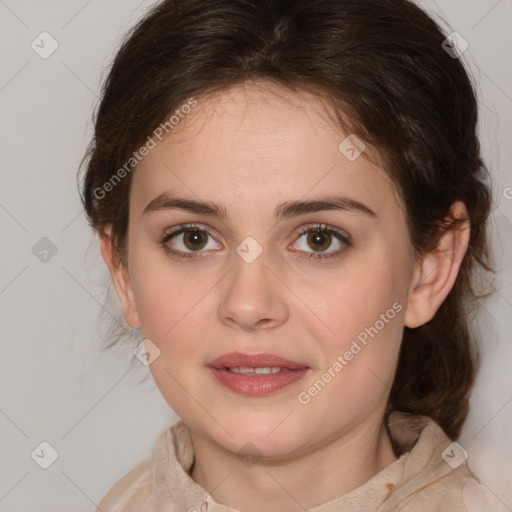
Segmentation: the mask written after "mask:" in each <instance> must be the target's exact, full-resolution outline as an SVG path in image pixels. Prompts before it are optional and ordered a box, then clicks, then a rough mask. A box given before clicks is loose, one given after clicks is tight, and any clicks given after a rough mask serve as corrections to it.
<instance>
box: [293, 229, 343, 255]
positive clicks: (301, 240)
mask: <svg viewBox="0 0 512 512" xmlns="http://www.w3.org/2000/svg"><path fill="white" fill-rule="evenodd" d="M305 235H307V236H305ZM336 244H337V245H338V247H336ZM294 245H295V249H296V250H297V252H301V253H305V254H306V257H307V258H308V259H319V260H321V259H326V258H336V257H341V255H342V253H344V252H345V251H346V250H347V248H349V247H351V246H352V243H351V241H350V237H349V236H348V235H343V234H342V233H340V232H339V231H338V230H337V229H329V228H327V225H326V224H320V225H319V224H317V225H313V226H308V227H307V228H306V229H304V230H303V231H301V232H300V233H299V235H298V242H295V244H294ZM331 246H332V247H333V249H334V250H331V251H328V249H329V248H331Z"/></svg>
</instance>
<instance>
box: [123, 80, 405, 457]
mask: <svg viewBox="0 0 512 512" xmlns="http://www.w3.org/2000/svg"><path fill="white" fill-rule="evenodd" d="M347 135H348V134H344V133H341V132H340V130H339V129H338V128H336V127H335V126H334V125H333V124H332V123H330V122H329V120H328V118H327V116H326V114H325V110H323V107H322V105H321V103H319V102H318V101H317V100H315V98H314V97H311V96H307V95H306V94H303V95H300V96H299V95H297V94H291V93H289V92H286V91H284V90H281V89H278V88H275V87H274V86H272V87H271V86H268V87H266V88H258V87H256V86H255V85H254V84H248V83H246V84H245V87H236V88H233V89H231V90H229V91H225V92H223V93H218V94H217V95H216V96H214V97H210V98H208V99H205V100H203V101H201V100H200V99H199V98H198V104H197V106H196V107H195V108H194V109H192V112H191V113H190V114H189V115H188V117H186V118H185V119H183V120H182V121H180V125H178V126H177V127H176V128H175V130H174V131H173V132H170V134H169V136H167V138H166V139H164V140H163V141H162V143H160V144H159V145H158V146H157V147H155V148H154V149H152V150H151V151H150V153H149V154H148V155H147V156H146V157H145V158H144V159H143V161H142V162H141V163H140V165H139V167H138V168H137V170H136V171H135V173H134V175H133V182H132V187H131V196H130V222H129V233H128V262H129V263H128V270H127V274H126V276H127V277H126V287H127V290H128V293H127V294H128V296H129V299H127V300H126V301H125V303H124V306H123V311H124V313H125V318H126V319H127V321H128V322H129V323H131V324H132V325H133V326H134V327H139V326H140V328H141V331H142V337H143V339H149V340H151V343H152V344H154V346H156V347H158V350H159V351H160V353H159V356H158V357H157V358H156V359H155V360H154V362H153V363H152V364H151V365H150V369H151V372H152V374H153V377H154V379H155V381H156V383H157V385H158V387H159V389H160V391H161V393H162V394H163V396H164V397H165V399H166V400H167V402H168V403H169V405H170V406H171V407H172V409H173V410H174V411H176V413H177V414H178V415H179V416H180V417H182V418H183V420H184V421H185V422H186V423H187V424H188V425H189V427H190V428H191V429H192V430H193V431H194V432H197V433H198V435H201V436H202V437H204V438H207V439H210V440H212V441H214V442H215V443H217V444H218V445H220V446H222V447H223V448H225V449H227V450H229V451H231V452H233V453H239V452H240V450H241V449H242V447H244V446H245V448H243V449H245V450H248V451H250V450H255V448H254V446H256V447H257V451H258V453H259V454H261V455H262V456H265V457H270V458H272V457H288V456H290V457H291V456H294V455H298V454H301V453H304V452H306V451H308V450H311V449H314V448H315V447H316V446H319V445H321V444H322V443H325V442H327V441H329V440H332V439H334V438H336V437H338V436H341V435H344V434H347V435H348V434H349V433H350V432H353V431H355V429H357V428H362V426H363V425H364V424H365V422H367V421H368V420H369V419H371V418H382V415H383V414H384V411H385V407H386V401H387V397H388V394H389V389H390V387H391V385H392V382H393V377H394V372H395V368H396V363H397V357H398V352H399V348H400V342H401V336H402V331H403V326H404V319H405V314H406V310H407V301H408V296H409V292H410V290H411V281H412V278H413V270H414V266H413V251H412V248H411V245H410V240H409V236H408V233H407V229H406V221H405V216H404V213H403V210H402V209H401V208H400V205H399V202H398V200H397V196H396V193H395V191H394V190H393V188H392V186H391V184H390V179H389V178H388V177H387V175H386V173H385V172H384V170H383V169H381V168H380V167H379V166H378V165H377V164H375V163H371V162H370V161H369V160H368V159H367V158H366V156H367V154H365V153H366V152H363V153H362V154H361V155H360V156H359V157H358V158H355V159H354V155H355V156H357V147H354V146H353V145H350V141H345V142H344V143H343V141H344V140H345V139H346V137H347ZM342 143H343V144H342ZM340 144H341V147H340ZM350 148H352V149H354V151H351V149H350ZM367 151H369V149H367ZM177 198H180V199H186V200H187V201H194V202H196V203H207V204H208V206H209V208H206V207H204V206H203V208H202V209H201V208H197V207H196V208H195V210H194V209H193V208H192V207H191V206H190V205H191V204H192V203H188V205H189V207H187V208H185V205H186V204H187V203H183V202H182V203H181V207H179V206H180V205H177V204H176V203H175V202H174V203H173V200H176V199H177ZM310 202H311V204H310V205H309V207H308V206H307V204H306V203H310ZM301 205H302V206H301ZM196 206H197V205H196ZM213 206H215V207H217V211H216V210H215V209H212V207H213ZM233 352H236V353H241V354H245V355H246V356H257V355H261V354H267V355H268V354H271V355H273V356H275V358H283V359H285V360H287V361H288V362H290V361H291V362H294V363H296V364H295V365H291V364H289V363H284V362H283V361H279V360H277V359H274V361H272V360H271V359H268V357H266V356H265V357H263V358H262V359H260V360H258V359H253V360H251V359H248V360H246V361H244V360H236V359H235V360H233V359H230V360H227V362H226V360H223V361H221V363H220V366H222V367H223V368H226V367H228V366H229V367H233V366H248V367H267V366H273V367H276V368H284V367H286V368H287V370H288V371H286V370H285V369H283V370H280V372H279V374H274V375H254V374H252V375H243V374H237V373H236V372H237V370H236V368H235V370H226V369H217V370H213V369H212V368H211V365H212V364H214V361H215V360H218V358H221V359H222V357H221V356H223V355H226V354H231V353H233ZM287 365H288V366H287ZM291 367H294V368H295V369H291ZM259 371H261V372H263V373H265V372H268V370H259ZM219 378H220V380H219ZM258 379H261V380H260V381H258ZM247 443H251V444H250V445H247Z"/></svg>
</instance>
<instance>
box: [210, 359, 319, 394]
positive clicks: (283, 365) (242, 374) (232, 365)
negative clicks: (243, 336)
mask: <svg viewBox="0 0 512 512" xmlns="http://www.w3.org/2000/svg"><path fill="white" fill-rule="evenodd" d="M208 368H209V369H210V371H211V372H212V373H213V375H214V377H215V378H216V380H217V382H219V383H220V384H221V385H223V386H224V387H227V388H228V389H230V390H231V391H233V392H235V393H240V394H243V395H247V396H262V395H267V394H269V393H273V392H275V391H278V390H280V389H283V388H285V387H287V386H289V385H291V384H293V383H295V382H298V381H300V380H301V379H302V378H303V377H304V375H305V374H306V373H307V372H308V371H309V370H310V368H309V367H308V366H306V365H304V364H302V363H299V362H296V361H290V360H288V359H284V358H282V357H279V356H276V355H274V354H257V355H251V354H243V353H239V352H233V353H231V354H225V355H224V356H221V357H219V358H217V359H216V360H215V361H212V362H211V363H210V364H209V365H208Z"/></svg>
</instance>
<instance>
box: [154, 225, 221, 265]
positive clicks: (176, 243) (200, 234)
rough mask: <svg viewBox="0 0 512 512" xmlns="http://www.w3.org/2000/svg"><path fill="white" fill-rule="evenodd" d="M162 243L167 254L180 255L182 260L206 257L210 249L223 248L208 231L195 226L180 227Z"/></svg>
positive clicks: (166, 236)
mask: <svg viewBox="0 0 512 512" xmlns="http://www.w3.org/2000/svg"><path fill="white" fill-rule="evenodd" d="M160 243H161V245H162V247H163V248H164V249H165V251H166V252H168V253H169V254H172V255H176V256H177V255H180V256H181V258H182V259H183V258H187V257H195V256H200V255H202V254H203V253H204V255H206V254H207V250H208V249H219V248H221V245H220V244H218V243H217V242H216V241H215V239H214V238H213V236H212V235H210V233H209V232H208V231H206V230H204V229H201V228H199V227H197V226H195V225H182V226H180V227H179V229H177V230H176V231H173V232H172V233H168V234H167V235H165V237H164V239H163V240H162V241H161V242H160ZM192 253H197V254H192Z"/></svg>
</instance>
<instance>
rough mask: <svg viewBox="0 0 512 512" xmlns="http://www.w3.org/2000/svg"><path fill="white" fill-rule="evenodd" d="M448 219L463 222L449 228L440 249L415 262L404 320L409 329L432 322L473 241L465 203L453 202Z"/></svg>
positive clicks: (440, 242) (443, 235) (439, 246)
mask: <svg viewBox="0 0 512 512" xmlns="http://www.w3.org/2000/svg"><path fill="white" fill-rule="evenodd" d="M449 218H451V219H461V222H456V223H454V224H453V225H452V226H451V227H450V228H448V229H446V230H445V231H444V233H443V234H442V236H441V238H440V240H439V243H438V245H437V247H436V248H435V249H433V250H432V251H430V252H428V253H426V254H425V255H424V256H423V257H422V258H421V259H420V260H419V261H418V262H417V263H416V266H415V269H414V276H413V279H412V282H411V287H410V290H409V299H408V303H407V311H406V314H405V319H404V324H405V325H406V326H407V327H410V328H415V327H419V326H420V325H423V324H425V323H427V322H429V321H430V320H432V318H433V317H434V315H435V314H436V312H437V310H438V309H439V307H440V306H441V304H442V303H443V301H444V300H445V299H446V297H447V296H448V294H449V293H450V291H451V289H452V288H453V285H454V283H455V280H456V279H457V275H458V273H459V269H460V265H461V263H462V260H463V258H464V255H465V254H466V251H467V248H468V245H469V238H470V223H469V219H468V218H467V210H466V206H465V205H464V203H462V202H461V201H456V202H455V203H453V205H452V207H451V208H450V215H449Z"/></svg>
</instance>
